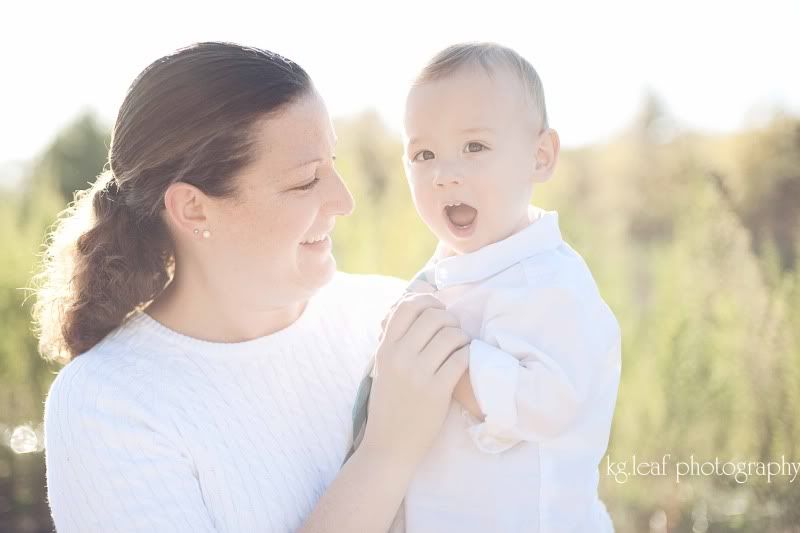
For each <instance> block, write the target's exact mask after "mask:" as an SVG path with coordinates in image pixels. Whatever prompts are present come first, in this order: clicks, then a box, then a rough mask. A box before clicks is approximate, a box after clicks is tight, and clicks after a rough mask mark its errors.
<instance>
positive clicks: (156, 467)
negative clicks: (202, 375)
mask: <svg viewBox="0 0 800 533" xmlns="http://www.w3.org/2000/svg"><path fill="white" fill-rule="evenodd" d="M91 355H92V356H94V357H90V355H89V354H87V355H84V356H80V357H78V358H76V359H75V360H73V361H72V362H70V363H69V364H68V365H67V366H65V367H64V368H63V369H62V370H61V372H60V373H59V375H58V376H57V377H56V379H55V380H54V382H53V384H52V385H51V387H50V391H49V393H48V396H47V400H46V402H45V413H44V429H45V450H46V451H45V459H46V468H47V495H48V500H49V504H50V510H51V513H52V517H53V521H54V523H55V526H56V529H57V531H58V532H59V533H71V532H92V531H104V532H112V531H117V532H120V531H122V532H128V531H131V532H133V531H175V532H187V533H188V532H193V533H194V532H211V531H215V528H214V525H213V523H212V520H211V517H210V515H209V512H208V510H207V508H206V506H205V504H204V502H203V495H202V493H201V491H200V487H199V484H198V479H197V472H196V471H195V469H194V466H193V461H192V460H191V457H189V455H188V453H187V452H186V451H185V449H184V448H183V447H182V446H181V445H180V444H179V439H178V438H177V432H176V431H175V429H174V427H173V426H171V421H170V417H169V414H168V413H169V410H168V406H165V405H162V404H160V403H156V402H154V401H153V400H154V394H155V392H156V391H157V387H154V386H153V385H152V382H148V381H149V380H148V379H147V376H146V375H144V374H142V373H139V372H137V370H136V365H135V364H133V363H127V364H125V363H121V362H118V361H116V359H119V358H115V357H114V356H113V355H112V354H91ZM84 358H85V359H84ZM103 358H106V359H108V360H111V361H113V362H112V363H110V364H109V363H106V362H105V361H102V359H103Z"/></svg>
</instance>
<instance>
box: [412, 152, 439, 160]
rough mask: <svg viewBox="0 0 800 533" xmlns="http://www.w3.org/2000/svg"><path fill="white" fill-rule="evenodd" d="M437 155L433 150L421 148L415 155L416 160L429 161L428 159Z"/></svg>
mask: <svg viewBox="0 0 800 533" xmlns="http://www.w3.org/2000/svg"><path fill="white" fill-rule="evenodd" d="M434 157H435V156H434V155H433V152H431V151H430V150H420V151H419V152H417V153H416V155H414V159H413V160H414V161H427V160H428V159H433V158H434Z"/></svg>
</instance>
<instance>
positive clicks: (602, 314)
mask: <svg viewBox="0 0 800 533" xmlns="http://www.w3.org/2000/svg"><path fill="white" fill-rule="evenodd" d="M619 346H620V331H619V326H618V324H617V321H616V319H615V318H614V315H613V313H611V310H610V309H609V308H608V306H606V304H605V302H603V300H602V299H601V298H600V297H599V295H598V294H597V293H596V290H594V291H592V290H587V289H584V290H580V289H579V288H578V287H573V286H563V287H561V286H557V287H535V288H526V289H520V290H514V291H507V292H503V293H501V294H499V295H498V296H497V297H496V298H493V299H491V300H490V302H489V304H488V305H487V309H486V315H485V318H484V327H483V334H482V338H481V339H475V340H473V341H472V343H471V345H470V361H469V373H470V381H471V382H472V387H473V390H474V392H475V398H476V400H477V401H478V404H479V406H480V407H481V411H482V412H483V414H484V415H485V419H484V421H483V422H481V421H479V420H477V419H475V418H474V417H472V416H470V415H468V413H467V414H465V416H467V419H468V420H469V421H470V424H469V428H468V431H469V433H470V435H471V437H472V440H473V441H474V442H475V445H476V446H477V447H478V448H479V449H480V450H481V451H484V452H486V453H500V452H503V451H505V450H508V449H509V448H511V447H513V446H514V445H516V444H517V443H518V442H520V441H542V440H546V439H552V438H556V437H558V436H559V435H561V434H562V433H564V432H565V431H567V430H568V429H569V428H570V427H571V426H572V425H573V424H574V423H575V420H576V418H577V417H578V416H579V415H580V413H581V411H582V410H584V409H586V408H588V407H589V406H588V405H587V399H588V398H589V397H590V394H591V393H592V390H593V386H594V382H595V379H594V378H599V377H600V376H602V375H608V374H607V373H608V372H614V371H618V368H619V363H620V361H619ZM597 381H598V382H599V383H616V382H615V381H614V380H610V381H609V380H602V379H597Z"/></svg>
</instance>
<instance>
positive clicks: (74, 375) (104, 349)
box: [44, 323, 177, 430]
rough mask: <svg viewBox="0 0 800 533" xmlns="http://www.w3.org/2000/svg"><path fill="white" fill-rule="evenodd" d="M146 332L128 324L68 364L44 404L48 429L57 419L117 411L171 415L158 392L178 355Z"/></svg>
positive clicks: (75, 418)
mask: <svg viewBox="0 0 800 533" xmlns="http://www.w3.org/2000/svg"><path fill="white" fill-rule="evenodd" d="M145 337H146V335H145V332H141V331H138V330H137V328H136V326H135V324H131V323H125V324H123V325H121V326H120V327H119V328H117V329H116V330H114V331H112V332H111V333H110V334H109V335H108V336H106V337H105V338H104V339H103V340H101V341H100V342H99V343H97V344H96V345H95V346H94V347H92V348H90V349H89V350H88V351H86V352H84V353H82V354H80V355H78V356H76V357H75V358H73V359H72V360H71V361H70V362H69V363H67V364H66V365H64V366H63V367H62V368H61V370H59V372H58V373H57V374H56V377H55V378H54V379H53V381H52V383H51V384H50V387H49V390H48V393H47V397H46V399H45V406H44V419H45V428H46V429H48V427H49V428H50V429H51V430H52V429H53V426H54V422H58V423H59V424H61V427H62V428H63V427H64V425H63V424H64V422H65V421H68V420H69V421H73V422H79V421H82V420H83V419H85V418H87V417H92V416H95V415H97V414H98V413H102V412H105V413H106V414H108V413H109V412H111V411H114V412H117V413H119V414H120V415H122V416H128V415H130V416H146V417H148V418H153V417H157V416H159V414H165V413H164V410H163V405H162V406H161V408H156V409H153V407H154V406H155V405H157V404H160V403H161V401H160V400H157V399H156V398H155V396H156V395H157V393H158V392H159V391H163V390H168V389H166V388H165V386H164V385H165V383H164V382H165V380H173V379H174V378H175V375H177V373H175V372H172V373H171V374H173V376H167V375H166V373H168V371H167V369H169V368H171V367H172V366H173V365H171V364H169V363H168V362H169V361H172V360H173V359H175V358H174V357H172V354H171V351H172V349H171V347H170V346H168V345H164V346H163V347H161V349H159V347H158V346H154V345H153V344H152V343H149V344H148V343H145V340H146V338H145Z"/></svg>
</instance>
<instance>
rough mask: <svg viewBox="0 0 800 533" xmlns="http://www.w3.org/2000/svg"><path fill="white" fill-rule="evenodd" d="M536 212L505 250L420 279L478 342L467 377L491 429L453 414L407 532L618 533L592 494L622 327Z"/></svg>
mask: <svg viewBox="0 0 800 533" xmlns="http://www.w3.org/2000/svg"><path fill="white" fill-rule="evenodd" d="M530 213H531V220H532V221H533V222H532V223H531V224H530V225H529V226H528V227H526V228H525V229H523V230H521V231H520V232H518V233H516V234H514V235H512V236H510V237H508V238H507V239H505V240H502V241H499V242H496V243H493V244H490V245H488V246H485V247H483V248H481V249H479V250H477V251H475V252H472V253H469V254H464V255H453V256H450V257H437V256H434V258H433V259H432V260H431V261H430V262H429V263H428V266H427V267H426V269H424V270H423V275H424V276H427V277H428V279H429V280H431V281H432V282H434V284H435V287H436V289H437V290H436V292H435V296H436V297H437V298H439V299H440V300H441V301H442V302H443V303H445V305H446V306H447V309H448V310H449V311H450V312H452V313H453V314H455V315H456V316H457V317H458V318H459V320H460V321H461V327H462V328H463V329H464V330H465V332H466V333H468V334H469V335H470V336H471V337H472V338H473V339H474V340H473V341H472V343H471V345H470V359H469V375H470V380H471V382H472V387H473V390H474V392H475V397H476V399H477V401H478V404H479V405H480V407H481V411H482V412H483V413H484V415H485V420H484V421H483V422H481V421H479V420H478V419H476V418H474V417H472V416H471V415H470V414H469V413H468V412H467V411H466V410H465V409H463V408H462V407H461V405H460V404H458V403H457V402H455V401H454V402H453V403H452V404H451V406H450V411H449V413H448V415H447V418H446V420H445V423H444V426H443V428H442V431H441V433H440V434H439V436H438V437H437V440H436V441H435V442H434V444H433V446H432V448H431V450H430V452H429V453H428V455H427V456H426V458H425V459H424V460H423V461H422V463H421V464H420V467H419V469H418V470H417V472H416V474H415V476H414V478H413V479H412V481H411V484H410V486H409V489H408V492H407V494H406V497H405V500H404V507H405V510H403V508H402V507H401V510H400V511H401V512H402V513H404V516H403V518H404V522H405V525H404V527H405V530H406V531H407V532H408V533H427V532H436V533H444V532H450V531H452V532H456V531H457V532H461V533H465V532H472V531H475V532H479V531H480V532H485V531H498V532H512V531H513V532H517V531H519V532H523V531H524V532H541V533H552V532H587V533H588V532H592V533H598V532H606V531H613V526H612V524H611V521H610V519H609V517H608V514H607V513H606V510H605V507H604V505H603V504H602V502H601V501H600V500H599V498H598V495H597V485H598V480H599V471H598V465H599V464H600V462H601V460H602V457H603V456H604V454H605V452H606V448H607V446H608V439H609V433H610V429H611V420H612V415H613V411H614V405H615V403H616V398H617V388H618V386H619V378H620V371H621V349H620V340H621V339H620V330H619V326H618V324H617V320H616V319H615V317H614V315H613V313H612V312H611V310H610V309H609V307H608V306H607V305H606V304H605V302H604V301H603V299H602V297H601V296H600V293H599V292H598V289H597V286H596V284H595V282H594V279H593V277H592V275H591V273H590V272H589V269H588V267H587V266H586V263H585V262H584V261H583V259H582V258H581V256H580V255H579V254H578V253H577V252H575V251H574V250H573V249H572V248H571V247H570V246H569V245H568V244H567V243H565V242H564V241H563V240H562V238H561V233H560V231H559V228H558V214H557V213H556V212H554V211H543V210H541V209H539V208H535V207H533V206H532V207H531V211H530ZM441 250H442V247H441V246H440V248H439V249H438V253H437V255H438V256H441V253H440V252H441Z"/></svg>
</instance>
